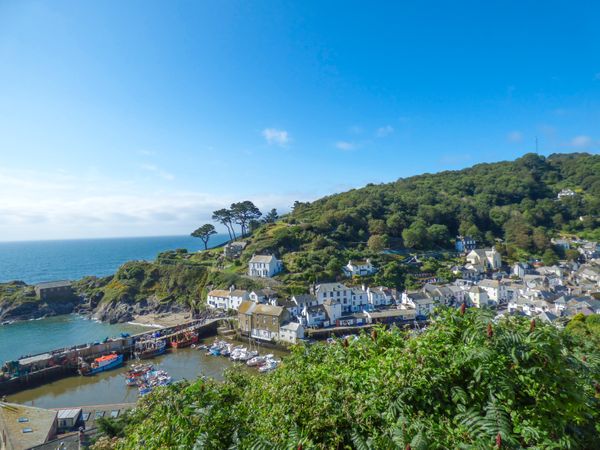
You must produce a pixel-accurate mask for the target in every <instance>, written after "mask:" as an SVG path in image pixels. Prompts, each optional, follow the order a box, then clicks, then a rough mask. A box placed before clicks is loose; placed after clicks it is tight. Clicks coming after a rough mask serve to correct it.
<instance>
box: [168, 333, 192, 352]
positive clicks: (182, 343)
mask: <svg viewBox="0 0 600 450" xmlns="http://www.w3.org/2000/svg"><path fill="white" fill-rule="evenodd" d="M196 342H198V333H195V332H193V331H188V332H187V333H184V334H182V335H180V336H177V337H176V338H173V340H172V341H171V347H173V348H184V347H189V346H190V345H192V344H195V343H196Z"/></svg>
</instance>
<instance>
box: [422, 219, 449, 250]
mask: <svg viewBox="0 0 600 450" xmlns="http://www.w3.org/2000/svg"><path fill="white" fill-rule="evenodd" d="M427 233H428V234H429V238H430V239H431V240H432V241H433V242H435V243H436V244H438V245H442V246H446V245H448V239H449V235H448V227H447V226H446V225H439V224H437V223H436V224H433V225H431V226H430V227H429V228H428V229H427Z"/></svg>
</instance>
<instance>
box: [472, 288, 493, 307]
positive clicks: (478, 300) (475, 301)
mask: <svg viewBox="0 0 600 450" xmlns="http://www.w3.org/2000/svg"><path fill="white" fill-rule="evenodd" d="M468 296H469V300H470V303H471V305H473V306H475V307H476V308H485V307H486V306H488V305H489V297H488V295H487V292H486V291H485V290H483V289H482V288H480V287H479V286H473V287H472V288H471V289H469V292H468Z"/></svg>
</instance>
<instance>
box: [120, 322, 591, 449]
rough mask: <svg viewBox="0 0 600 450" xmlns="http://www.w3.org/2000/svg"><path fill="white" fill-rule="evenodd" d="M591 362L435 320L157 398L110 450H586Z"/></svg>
mask: <svg viewBox="0 0 600 450" xmlns="http://www.w3.org/2000/svg"><path fill="white" fill-rule="evenodd" d="M599 382H600V358H599V355H598V349H597V348H596V349H590V348H584V347H582V346H581V342H580V341H578V338H577V336H576V335H573V334H572V333H566V332H563V331H559V330H557V329H555V328H554V327H552V326H549V325H541V324H535V322H533V323H530V322H529V321H528V320H526V319H523V318H508V319H501V320H500V321H499V322H497V323H494V321H493V315H491V314H490V313H489V312H486V311H481V310H470V311H467V312H466V313H465V314H464V316H463V315H461V314H460V312H458V311H454V310H447V311H443V312H441V314H440V315H439V316H438V317H437V318H436V319H435V320H434V321H433V323H432V324H431V326H430V327H429V329H428V330H427V331H426V332H424V333H423V334H421V335H419V336H414V337H410V336H409V335H408V334H407V333H405V332H402V331H400V330H397V329H393V330H390V331H385V330H382V329H380V330H376V331H375V332H373V334H372V335H366V334H364V335H362V336H361V337H360V338H359V339H358V340H355V341H350V342H348V341H339V342H338V343H336V344H334V345H325V344H316V345H313V346H310V347H304V346H299V347H297V348H295V349H294V350H293V352H292V354H291V355H290V356H289V357H287V358H286V359H285V362H284V364H283V365H282V367H281V368H280V369H278V370H277V371H275V372H274V373H272V374H270V375H267V376H257V375H249V374H247V373H245V372H243V371H232V372H229V373H228V374H227V377H226V380H225V381H224V382H215V381H211V380H198V381H196V382H193V383H187V382H185V383H178V384H176V385H173V386H171V387H169V388H165V389H160V390H158V391H156V392H155V393H153V394H151V395H150V396H148V397H147V398H145V399H143V400H141V402H140V404H139V406H138V408H137V409H136V410H135V411H133V413H132V414H131V415H129V416H128V417H127V424H126V426H125V429H124V431H123V434H122V435H123V436H125V437H123V438H121V439H120V440H118V441H117V442H118V444H116V446H117V447H118V448H122V449H134V448H135V449H137V448H157V449H158V448H195V449H225V448H238V449H273V448H294V449H296V448H299V447H298V446H299V444H301V445H302V448H303V449H312V448H315V449H330V448H333V449H336V448H337V449H342V448H357V449H369V448H374V449H388V448H390V449H392V448H402V449H404V448H405V447H406V445H408V444H410V446H411V448H412V449H426V448H439V449H442V448H484V449H489V448H494V446H496V447H498V444H500V446H501V448H523V447H530V448H533V447H535V448H556V449H565V448H594V445H597V443H598V442H599V440H600V420H599V419H600V394H599V393H598V389H600V387H599V385H598V383H599Z"/></svg>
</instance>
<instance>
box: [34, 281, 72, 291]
mask: <svg viewBox="0 0 600 450" xmlns="http://www.w3.org/2000/svg"><path fill="white" fill-rule="evenodd" d="M69 286H71V282H70V281H69V280H59V281H46V282H43V283H38V284H36V285H35V287H36V288H38V289H51V288H58V287H69Z"/></svg>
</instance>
